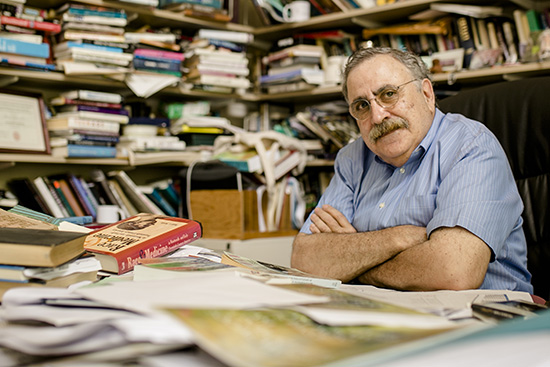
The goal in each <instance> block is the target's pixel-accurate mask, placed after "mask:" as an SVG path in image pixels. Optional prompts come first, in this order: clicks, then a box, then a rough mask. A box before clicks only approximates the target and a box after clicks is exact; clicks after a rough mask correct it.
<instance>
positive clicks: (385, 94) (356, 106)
mask: <svg viewBox="0 0 550 367" xmlns="http://www.w3.org/2000/svg"><path fill="white" fill-rule="evenodd" d="M417 80H420V79H413V80H409V81H408V82H405V83H403V84H400V85H398V86H397V87H393V86H390V87H386V88H384V89H382V90H381V91H380V92H379V93H377V94H376V95H375V96H374V97H373V98H371V99H370V100H369V99H366V98H359V99H356V100H355V101H353V102H352V103H351V104H350V105H349V113H350V114H351V115H352V116H353V117H354V118H355V119H356V120H365V119H368V118H369V117H370V116H371V114H370V113H371V101H372V100H375V101H376V103H378V105H379V106H380V107H382V108H385V109H388V108H392V107H393V106H395V105H396V104H397V102H398V101H399V97H400V96H399V89H400V88H401V87H404V86H405V85H407V84H409V83H412V82H415V81H417Z"/></svg>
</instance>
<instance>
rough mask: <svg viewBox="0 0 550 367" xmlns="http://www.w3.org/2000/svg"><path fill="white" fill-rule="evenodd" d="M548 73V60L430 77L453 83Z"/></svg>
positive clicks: (489, 80) (549, 66)
mask: <svg viewBox="0 0 550 367" xmlns="http://www.w3.org/2000/svg"><path fill="white" fill-rule="evenodd" d="M548 74H550V61H544V62H531V63H527V64H515V65H500V66H494V67H491V68H484V69H479V70H464V71H460V72H457V73H445V74H434V75H433V77H432V79H433V81H434V83H436V85H437V84H454V83H456V82H465V83H474V84H480V83H483V82H495V81H501V80H510V79H517V78H530V77H533V76H542V75H548Z"/></svg>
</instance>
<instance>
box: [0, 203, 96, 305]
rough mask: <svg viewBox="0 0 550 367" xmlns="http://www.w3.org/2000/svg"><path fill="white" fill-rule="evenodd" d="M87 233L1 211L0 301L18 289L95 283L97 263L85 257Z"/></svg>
mask: <svg viewBox="0 0 550 367" xmlns="http://www.w3.org/2000/svg"><path fill="white" fill-rule="evenodd" d="M85 239H86V233H81V232H66V231H61V230H59V227H58V226H57V225H55V224H52V223H48V222H43V221H41V220H37V219H33V218H29V217H27V216H24V215H20V214H17V213H12V212H11V211H4V210H0V249H1V250H2V254H3V255H2V260H1V261H0V301H1V299H2V296H3V294H4V293H5V292H6V291H7V290H9V289H11V288H17V287H44V286H48V287H67V286H69V285H71V284H74V283H78V282H81V281H86V280H87V281H95V280H96V279H97V271H98V270H99V269H100V266H99V263H98V262H97V260H96V259H94V258H92V257H88V258H81V256H82V255H83V254H84V240H85Z"/></svg>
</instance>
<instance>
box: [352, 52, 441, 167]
mask: <svg viewBox="0 0 550 367" xmlns="http://www.w3.org/2000/svg"><path fill="white" fill-rule="evenodd" d="M413 79H414V77H413V76H412V75H411V73H410V71H409V70H408V69H407V68H406V67H405V66H404V65H403V64H401V63H400V62H399V61H397V60H395V59H394V58H393V57H391V56H387V55H379V56H375V57H373V58H372V59H370V60H367V61H364V62H363V63H361V64H360V65H358V66H357V67H356V68H355V69H353V70H352V71H351V72H350V73H349V75H348V80H347V82H348V85H347V88H348V100H349V102H350V103H352V102H353V101H355V100H357V99H360V98H363V99H366V100H368V101H369V102H370V113H369V114H368V116H367V117H366V118H363V119H359V120H357V125H358V126H359V130H360V131H361V136H362V137H363V140H364V142H365V144H366V145H367V147H368V148H369V149H370V150H371V151H372V152H373V153H374V154H376V155H377V156H379V157H380V158H381V159H382V160H383V161H384V162H386V163H389V164H391V165H393V166H395V167H400V166H402V165H404V164H405V163H406V162H407V160H408V159H409V157H410V156H411V154H412V152H413V151H414V150H415V149H416V147H417V146H418V144H420V142H421V141H422V139H424V137H425V136H426V134H427V133H428V130H429V129H430V126H431V124H432V121H433V117H434V113H435V104H434V101H435V99H434V98H435V97H434V93H433V88H432V85H431V83H430V82H429V80H427V79H426V80H419V81H415V82H412V83H408V84H406V85H403V86H402V87H400V88H399V90H398V93H399V100H398V102H397V103H396V104H395V105H394V106H393V107H390V108H383V107H381V106H380V105H379V104H378V103H377V102H376V101H375V100H374V97H375V96H377V95H379V94H380V92H381V91H382V90H383V89H384V88H386V87H393V88H396V87H398V86H400V85H402V84H404V83H407V82H409V81H411V80H413ZM419 88H421V90H419ZM377 125H378V126H377ZM380 127H385V128H384V129H379V128H380ZM371 133H372V134H371Z"/></svg>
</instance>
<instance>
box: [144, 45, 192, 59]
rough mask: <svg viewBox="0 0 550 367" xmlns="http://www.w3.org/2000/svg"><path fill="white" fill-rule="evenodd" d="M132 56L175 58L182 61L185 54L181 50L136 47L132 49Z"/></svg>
mask: <svg viewBox="0 0 550 367" xmlns="http://www.w3.org/2000/svg"><path fill="white" fill-rule="evenodd" d="M134 56H135V57H137V58H139V57H142V58H151V59H158V60H163V59H168V60H177V61H183V60H184V59H185V55H184V54H183V53H181V52H174V51H164V50H151V49H146V48H136V49H135V50H134Z"/></svg>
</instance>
